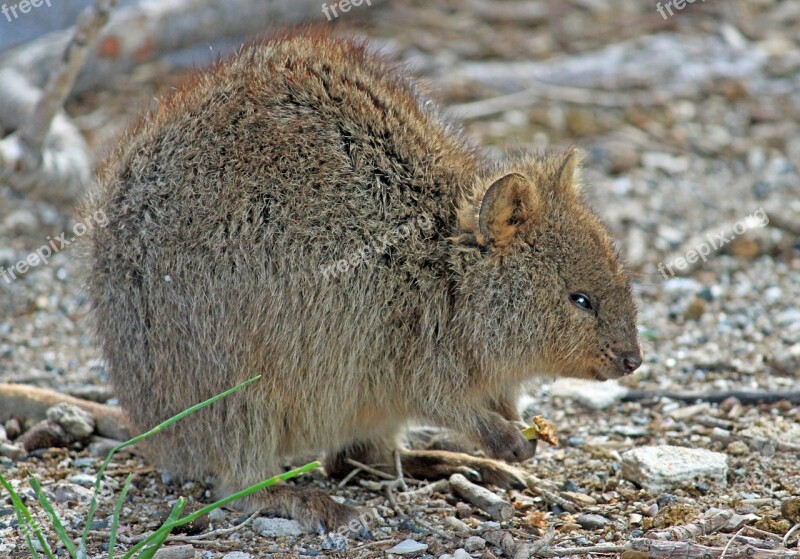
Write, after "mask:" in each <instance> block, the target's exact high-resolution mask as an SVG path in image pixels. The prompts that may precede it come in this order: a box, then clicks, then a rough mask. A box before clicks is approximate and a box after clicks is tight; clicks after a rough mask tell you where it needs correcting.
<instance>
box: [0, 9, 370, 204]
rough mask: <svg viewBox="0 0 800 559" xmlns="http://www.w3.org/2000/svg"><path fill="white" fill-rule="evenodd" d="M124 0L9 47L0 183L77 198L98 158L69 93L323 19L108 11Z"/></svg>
mask: <svg viewBox="0 0 800 559" xmlns="http://www.w3.org/2000/svg"><path fill="white" fill-rule="evenodd" d="M380 1H381V0H373V7H374V5H375V4H377V3H378V2H380ZM116 2H117V0H96V2H95V5H94V6H93V7H91V8H89V9H88V10H87V11H86V12H84V13H83V15H82V16H81V17H80V19H79V22H78V24H77V26H76V27H74V28H73V29H69V30H64V31H58V32H54V33H50V34H48V35H45V36H43V37H40V38H37V39H35V40H33V41H30V42H28V43H25V44H23V45H20V46H18V47H15V48H13V49H9V50H8V51H6V52H4V53H2V54H0V130H6V131H15V132H12V133H11V134H10V135H9V136H7V137H5V138H3V139H0V181H3V182H5V183H7V184H8V185H10V186H11V187H13V188H15V189H16V190H19V191H21V192H26V193H32V194H34V195H36V196H38V197H41V198H47V199H50V200H54V201H59V202H68V203H69V202H72V201H74V200H75V198H76V197H77V195H79V194H80V193H81V192H82V191H83V189H84V188H85V186H86V185H87V184H88V182H89V180H90V177H91V158H90V157H89V152H88V148H87V146H86V143H85V142H84V140H83V138H82V137H81V135H80V133H79V131H78V130H77V128H76V127H75V126H74V125H73V124H72V123H71V122H70V121H69V119H68V118H67V117H66V115H65V114H64V113H63V105H64V101H65V100H66V98H67V97H68V96H69V95H70V93H73V92H80V91H86V90H87V89H91V88H95V87H97V86H100V85H102V84H104V83H106V82H107V81H108V79H109V78H111V77H113V76H115V75H118V74H121V73H125V72H129V71H130V70H131V69H132V68H133V67H135V66H136V65H139V64H141V63H143V62H147V61H150V60H154V59H157V58H160V57H163V56H165V55H167V54H169V53H174V52H176V51H180V50H181V49H186V48H189V47H193V46H196V45H202V44H205V43H209V42H211V41H219V40H234V41H236V44H237V45H238V44H241V41H242V40H243V39H244V38H245V37H247V36H248V35H257V34H259V33H260V34H265V33H266V32H268V31H269V30H270V29H274V28H276V27H277V26H278V25H283V24H286V23H290V24H291V23H298V22H300V21H314V20H319V19H322V18H324V13H323V11H322V9H321V4H320V3H319V2H318V1H316V0H294V1H292V2H286V1H285V0H228V1H226V2H224V3H223V2H219V1H218V0H158V1H156V0H142V1H141V2H139V3H138V4H134V5H131V6H127V7H125V8H122V9H119V10H116V11H114V12H113V13H110V14H109V10H110V9H111V7H112V6H113V5H114V4H116ZM368 9H369V8H361V9H360V11H361V12H362V13H367V10H368ZM106 21H108V25H104V24H105V23H106ZM95 45H97V46H96V48H95Z"/></svg>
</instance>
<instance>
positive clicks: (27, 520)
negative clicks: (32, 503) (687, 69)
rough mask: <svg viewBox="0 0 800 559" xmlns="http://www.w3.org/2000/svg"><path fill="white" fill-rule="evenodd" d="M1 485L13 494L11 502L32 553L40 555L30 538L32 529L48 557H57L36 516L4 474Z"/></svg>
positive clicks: (1, 477)
mask: <svg viewBox="0 0 800 559" xmlns="http://www.w3.org/2000/svg"><path fill="white" fill-rule="evenodd" d="M0 485H2V486H3V487H4V488H5V490H6V491H8V494H9V495H10V496H11V504H12V506H13V507H14V511H16V513H17V519H18V520H19V525H20V527H22V529H23V530H24V531H25V540H26V541H27V542H28V547H29V548H30V550H31V554H32V555H33V556H34V557H37V558H38V557H39V554H38V553H36V548H35V547H33V541H32V540H31V538H30V532H31V531H32V532H33V534H34V535H35V536H36V539H37V540H38V541H39V544H40V545H41V546H42V549H44V552H45V554H46V555H47V557H48V559H55V557H53V553H52V552H51V551H50V546H49V545H47V541H46V540H45V539H44V536H43V535H42V531H41V530H40V529H39V525H38V524H37V523H36V520H34V518H33V517H32V516H31V513H30V511H29V510H28V507H26V506H25V503H23V502H22V499H20V498H19V495H17V492H16V491H14V488H13V487H12V486H11V483H9V482H8V480H6V478H4V477H3V475H2V474H0Z"/></svg>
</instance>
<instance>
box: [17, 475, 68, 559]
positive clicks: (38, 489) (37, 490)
mask: <svg viewBox="0 0 800 559" xmlns="http://www.w3.org/2000/svg"><path fill="white" fill-rule="evenodd" d="M29 482H30V484H31V487H33V492H34V494H35V495H36V498H37V499H38V500H39V504H40V505H42V508H43V509H44V512H45V513H47V516H48V518H50V523H51V524H52V526H53V530H54V531H55V533H56V535H57V536H58V538H59V539H60V540H61V543H63V544H64V547H66V548H67V552H68V553H69V556H70V557H72V559H77V557H78V550H77V549H76V548H75V544H73V543H72V540H71V539H70V538H69V534H67V531H66V530H65V529H64V525H63V524H62V523H61V519H60V518H59V517H58V513H56V511H55V509H54V508H53V505H51V504H50V501H49V500H48V499H47V495H45V494H44V491H42V486H41V485H39V480H37V479H36V478H35V477H33V476H30V478H29Z"/></svg>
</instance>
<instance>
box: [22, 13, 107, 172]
mask: <svg viewBox="0 0 800 559" xmlns="http://www.w3.org/2000/svg"><path fill="white" fill-rule="evenodd" d="M117 2H118V0H96V2H95V3H94V5H92V6H89V7H88V8H86V9H85V10H84V11H83V12H82V13H81V15H80V16H79V17H78V24H77V25H76V26H75V30H74V32H73V34H72V37H71V38H70V40H69V42H68V43H67V45H66V46H65V48H64V51H63V55H62V57H61V62H60V64H59V65H58V67H56V68H54V69H53V71H52V73H51V74H50V76H49V77H48V80H47V83H46V85H45V87H44V90H43V91H42V95H41V96H40V97H39V100H38V102H37V103H36V107H35V108H34V110H33V114H31V115H30V117H29V118H28V119H27V120H26V121H25V123H24V124H23V125H22V127H20V129H19V130H18V131H17V133H18V135H19V138H20V141H21V142H22V144H23V145H24V146H25V147H26V148H27V151H28V153H27V156H28V157H29V158H31V159H30V161H29V164H35V165H36V167H38V166H39V165H41V161H42V151H43V147H44V140H45V137H46V136H47V134H48V132H49V131H50V123H51V122H52V121H53V117H55V115H56V113H57V112H58V111H60V110H61V109H62V108H63V107H64V103H65V102H66V100H67V97H68V96H69V94H70V92H71V91H72V87H73V86H74V84H75V79H76V78H77V77H78V73H79V72H80V71H81V68H82V67H83V64H84V62H85V61H86V58H87V56H88V55H89V52H90V51H91V49H92V47H94V45H95V42H96V41H97V39H98V37H99V35H100V31H101V30H102V29H103V27H104V26H105V24H106V23H107V22H108V18H109V15H110V13H111V10H112V9H113V8H114V6H115V5H116V4H117Z"/></svg>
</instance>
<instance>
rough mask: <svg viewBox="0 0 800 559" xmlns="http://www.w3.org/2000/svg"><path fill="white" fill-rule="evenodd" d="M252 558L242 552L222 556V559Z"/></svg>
mask: <svg viewBox="0 0 800 559" xmlns="http://www.w3.org/2000/svg"><path fill="white" fill-rule="evenodd" d="M251 557H253V556H252V555H250V554H249V553H245V552H244V551H231V552H230V553H226V554H225V555H223V556H222V559H251Z"/></svg>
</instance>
